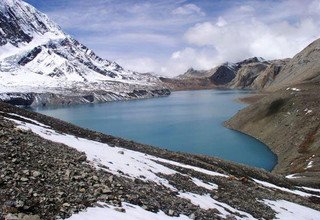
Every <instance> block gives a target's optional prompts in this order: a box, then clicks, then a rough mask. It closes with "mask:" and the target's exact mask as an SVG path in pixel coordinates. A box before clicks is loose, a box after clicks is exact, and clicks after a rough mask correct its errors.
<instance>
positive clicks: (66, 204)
mask: <svg viewBox="0 0 320 220" xmlns="http://www.w3.org/2000/svg"><path fill="white" fill-rule="evenodd" d="M62 206H63V207H70V204H69V203H67V202H66V203H63V204H62Z"/></svg>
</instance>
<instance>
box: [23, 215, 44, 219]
mask: <svg viewBox="0 0 320 220" xmlns="http://www.w3.org/2000/svg"><path fill="white" fill-rule="evenodd" d="M22 220H41V218H40V216H39V215H25V216H24V217H23V218H22Z"/></svg>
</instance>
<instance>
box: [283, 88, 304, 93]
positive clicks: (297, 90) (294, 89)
mask: <svg viewBox="0 0 320 220" xmlns="http://www.w3.org/2000/svg"><path fill="white" fill-rule="evenodd" d="M286 90H291V91H295V92H300V91H301V89H298V88H290V87H288V88H287V89H286Z"/></svg>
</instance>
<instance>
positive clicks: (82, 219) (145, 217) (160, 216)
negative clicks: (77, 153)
mask: <svg viewBox="0 0 320 220" xmlns="http://www.w3.org/2000/svg"><path fill="white" fill-rule="evenodd" d="M117 208H119V207H115V206H111V205H104V207H94V208H88V209H87V210H86V211H84V212H80V213H78V214H73V215H72V216H71V217H70V218H68V220H92V219H95V220H106V219H110V220H151V219H152V220H190V218H188V217H187V216H185V215H180V216H179V217H171V216H168V215H166V214H165V213H164V212H162V211H159V212H158V213H153V212H149V211H146V210H144V209H143V208H141V207H139V206H136V205H132V204H130V203H122V207H121V208H123V209H124V210H125V212H120V211H117V210H116V209H117Z"/></svg>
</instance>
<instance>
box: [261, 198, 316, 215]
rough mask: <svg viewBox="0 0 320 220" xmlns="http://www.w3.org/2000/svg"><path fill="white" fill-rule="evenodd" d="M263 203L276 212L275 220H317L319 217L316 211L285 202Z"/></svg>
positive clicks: (270, 201)
mask: <svg viewBox="0 0 320 220" xmlns="http://www.w3.org/2000/svg"><path fill="white" fill-rule="evenodd" d="M263 202H264V203H265V204H266V205H268V206H269V207H270V208H272V209H273V210H274V211H275V212H277V214H276V218H277V219H301V220H303V219H305V220H317V219H319V216H320V212H319V211H317V210H314V209H311V208H308V207H305V206H302V205H298V204H295V203H292V202H289V201H286V200H277V201H272V200H263Z"/></svg>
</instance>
